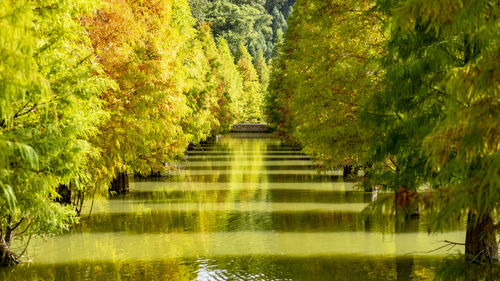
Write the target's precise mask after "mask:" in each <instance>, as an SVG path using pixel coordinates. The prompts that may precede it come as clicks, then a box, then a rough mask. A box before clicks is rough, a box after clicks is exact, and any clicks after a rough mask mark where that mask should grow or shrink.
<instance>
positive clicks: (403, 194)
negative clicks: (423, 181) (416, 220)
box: [394, 187, 420, 218]
mask: <svg viewBox="0 0 500 281" xmlns="http://www.w3.org/2000/svg"><path fill="white" fill-rule="evenodd" d="M415 197H417V192H416V191H413V190H410V189H408V188H405V187H401V188H400V189H399V190H398V191H396V193H395V194H394V201H395V205H396V217H399V218H401V217H403V218H409V217H418V216H419V215H420V209H419V206H418V202H416V200H415Z"/></svg>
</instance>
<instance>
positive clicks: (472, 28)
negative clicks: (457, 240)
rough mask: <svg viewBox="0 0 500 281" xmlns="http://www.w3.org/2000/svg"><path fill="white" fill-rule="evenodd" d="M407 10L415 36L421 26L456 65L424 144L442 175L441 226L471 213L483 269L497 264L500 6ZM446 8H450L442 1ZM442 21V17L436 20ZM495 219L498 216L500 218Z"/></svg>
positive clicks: (475, 252) (438, 179)
mask: <svg viewBox="0 0 500 281" xmlns="http://www.w3.org/2000/svg"><path fill="white" fill-rule="evenodd" d="M418 2H419V3H405V5H403V6H402V7H401V8H400V10H399V15H398V16H397V17H395V21H396V22H397V24H398V27H399V28H401V29H402V30H404V31H405V30H407V31H409V32H411V31H413V30H415V28H416V26H414V25H413V24H408V22H404V21H403V20H402V17H404V16H409V17H410V19H411V20H412V21H423V22H427V23H428V24H429V27H430V29H431V30H432V31H434V32H435V33H436V34H439V35H440V37H441V38H442V39H443V40H444V41H445V42H447V44H448V46H449V48H448V49H447V51H448V54H449V56H451V57H452V58H453V59H454V61H455V62H456V63H454V64H453V65H452V67H450V68H446V69H445V70H446V73H445V75H444V77H443V80H442V81H440V88H441V89H442V91H443V93H444V104H445V109H444V112H443V118H442V119H440V120H439V122H438V123H437V124H436V126H435V127H434V128H433V130H432V132H430V133H429V134H428V135H427V136H426V138H425V139H424V141H423V148H424V149H425V151H426V152H427V153H426V155H427V156H428V157H429V159H428V162H429V164H430V166H431V168H432V171H433V172H434V173H435V174H436V176H435V183H436V184H435V185H436V186H437V187H439V188H440V190H441V191H442V192H444V193H445V194H446V195H445V198H439V199H438V200H439V203H438V205H439V211H440V212H439V213H437V214H435V223H436V226H439V224H440V223H441V222H442V221H443V220H449V219H457V218H460V217H461V216H462V215H464V214H465V213H466V214H467V232H466V239H465V244H466V245H465V254H466V257H467V259H469V260H472V261H478V262H486V263H496V262H498V242H497V238H496V234H497V233H498V229H499V226H500V224H498V223H497V224H495V221H497V222H498V214H499V212H498V211H499V206H500V192H499V190H500V178H499V176H498V175H499V174H500V138H499V134H498V128H500V101H499V100H498V97H499V94H500V88H499V87H498V85H500V71H499V69H500V68H499V66H500V61H499V59H498V58H499V57H500V38H499V36H498V32H499V31H500V27H499V23H500V16H499V15H500V13H499V12H500V10H499V9H500V2H499V1H493V2H491V1H480V2H474V1H461V2H460V3H459V4H460V5H456V6H453V7H452V8H451V9H443V8H442V7H443V6H439V5H438V6H434V5H433V4H431V3H429V2H428V1H418ZM439 3H440V4H441V5H444V4H447V3H448V2H447V1H439ZM438 15H439V16H438ZM495 216H496V217H495Z"/></svg>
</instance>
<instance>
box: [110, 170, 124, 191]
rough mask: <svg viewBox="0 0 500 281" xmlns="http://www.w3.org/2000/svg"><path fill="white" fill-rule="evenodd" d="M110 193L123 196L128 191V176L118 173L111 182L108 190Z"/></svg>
mask: <svg viewBox="0 0 500 281" xmlns="http://www.w3.org/2000/svg"><path fill="white" fill-rule="evenodd" d="M109 191H110V193H111V192H115V193H116V194H125V193H128V191H129V182H128V175H127V173H126V172H122V173H119V174H118V175H117V176H116V178H115V179H114V180H113V181H112V182H111V187H110V188H109Z"/></svg>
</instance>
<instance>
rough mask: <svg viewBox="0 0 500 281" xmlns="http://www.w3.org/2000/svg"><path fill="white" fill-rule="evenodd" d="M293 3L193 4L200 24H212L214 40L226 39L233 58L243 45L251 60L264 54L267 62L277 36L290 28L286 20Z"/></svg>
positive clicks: (195, 0)
mask: <svg viewBox="0 0 500 281" xmlns="http://www.w3.org/2000/svg"><path fill="white" fill-rule="evenodd" d="M294 3H295V1H294V0H287V1H239V0H211V1H208V0H190V5H191V7H192V9H193V13H194V15H195V17H196V18H197V19H198V21H199V22H211V23H212V30H213V34H214V36H215V37H216V38H219V37H224V38H225V39H226V40H227V41H228V43H229V47H230V49H231V51H232V53H233V54H235V53H236V52H237V50H238V45H239V43H240V42H243V43H244V45H245V47H246V48H247V50H248V51H249V52H250V54H251V55H252V57H254V58H255V57H256V56H257V55H258V52H259V50H261V51H263V53H264V57H266V58H267V59H269V58H270V57H271V56H272V54H273V48H274V45H275V43H276V40H277V38H278V33H280V32H284V30H285V29H286V27H287V25H286V18H287V17H288V15H289V14H290V12H291V6H292V5H293V4H294Z"/></svg>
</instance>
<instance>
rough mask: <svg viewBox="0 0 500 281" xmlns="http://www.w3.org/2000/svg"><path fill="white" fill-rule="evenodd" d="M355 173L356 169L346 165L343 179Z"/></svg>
mask: <svg viewBox="0 0 500 281" xmlns="http://www.w3.org/2000/svg"><path fill="white" fill-rule="evenodd" d="M353 172H354V169H353V168H352V166H351V165H345V166H344V173H343V177H344V179H345V178H347V177H349V176H351V175H352V174H353Z"/></svg>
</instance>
